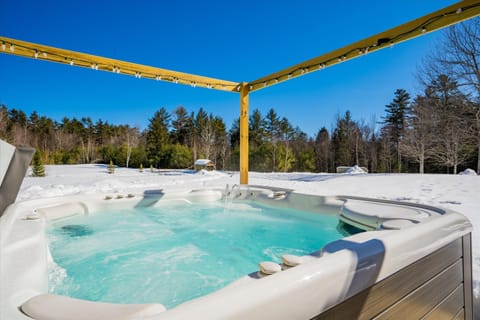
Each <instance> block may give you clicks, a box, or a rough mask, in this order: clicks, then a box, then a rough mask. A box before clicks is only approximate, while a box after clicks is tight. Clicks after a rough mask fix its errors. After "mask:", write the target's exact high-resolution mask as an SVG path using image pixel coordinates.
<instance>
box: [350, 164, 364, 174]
mask: <svg viewBox="0 0 480 320" xmlns="http://www.w3.org/2000/svg"><path fill="white" fill-rule="evenodd" d="M345 173H347V174H361V173H367V171H365V170H363V169H362V168H360V167H359V166H357V165H355V166H353V167H351V168H349V169H347V171H345Z"/></svg>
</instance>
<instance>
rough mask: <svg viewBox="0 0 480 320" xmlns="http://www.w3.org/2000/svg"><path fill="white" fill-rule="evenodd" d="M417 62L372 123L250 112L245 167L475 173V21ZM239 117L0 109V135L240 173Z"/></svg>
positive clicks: (478, 98) (479, 132)
mask: <svg viewBox="0 0 480 320" xmlns="http://www.w3.org/2000/svg"><path fill="white" fill-rule="evenodd" d="M435 52H436V53H435V54H431V55H430V56H428V57H427V58H426V60H425V62H424V63H423V65H422V66H421V68H419V72H418V78H419V82H420V86H421V87H422V89H421V93H419V94H417V95H415V96H414V97H413V98H412V97H411V95H410V94H409V93H408V92H407V91H406V90H404V89H398V90H396V91H395V92H394V93H393V97H392V101H391V102H390V103H388V104H387V105H386V106H385V114H384V115H383V116H382V117H381V118H380V119H375V117H374V116H372V118H371V119H370V120H369V121H368V122H367V121H365V120H358V121H356V120H354V119H353V115H352V113H351V112H350V111H347V112H345V114H343V115H337V116H336V118H335V123H334V125H333V128H331V129H330V130H328V129H327V128H325V127H323V128H320V129H319V130H318V132H317V133H316V134H315V135H314V136H313V137H309V136H308V135H307V134H306V133H305V132H303V131H302V130H301V129H300V128H299V127H298V126H294V125H293V124H291V123H290V121H289V120H288V119H287V118H286V117H283V116H281V115H279V114H277V112H276V111H275V109H274V108H271V109H270V110H268V111H267V112H266V113H265V114H262V113H261V111H260V110H259V109H254V110H253V111H252V112H251V115H250V117H249V145H250V159H249V163H250V165H249V167H250V170H252V171H266V172H271V171H276V172H291V171H309V172H335V171H336V168H337V167H338V166H352V165H359V166H364V167H367V168H368V170H369V172H379V173H381V172H420V173H424V172H427V173H437V172H442V173H457V172H458V171H460V170H463V169H465V168H475V169H476V170H477V172H480V85H479V83H480V70H479V66H480V20H479V19H478V18H476V19H473V20H472V21H470V22H468V23H463V24H461V25H457V26H454V27H451V28H449V29H448V30H447V31H446V32H445V36H444V39H443V42H442V43H441V44H440V46H439V48H437V50H436V51H435ZM239 131H240V130H239V120H238V119H237V120H236V121H234V123H233V124H232V125H231V126H230V128H227V125H226V124H225V122H224V121H223V119H222V118H221V117H219V116H217V115H214V114H212V113H208V112H207V111H206V110H204V109H203V108H200V109H199V110H198V111H197V112H189V111H188V110H187V109H186V108H184V107H182V106H179V107H177V108H176V109H175V110H174V111H173V112H172V113H169V112H168V111H167V110H166V109H165V108H163V107H162V108H160V109H159V110H158V111H156V112H155V113H154V115H153V116H152V118H150V119H149V123H148V127H147V128H146V129H145V130H140V129H139V128H137V127H131V126H129V125H113V124H109V123H108V122H106V121H105V122H104V121H102V120H97V121H95V122H94V121H92V119H91V118H89V117H83V118H81V119H77V118H68V117H65V118H63V119H61V120H60V121H56V120H53V119H50V118H48V117H46V116H42V115H39V114H38V113H37V112H32V113H31V114H30V115H27V114H25V112H23V111H21V110H17V109H13V108H7V106H5V105H2V106H0V138H1V139H4V140H6V141H7V142H9V143H11V144H13V145H16V146H19V145H30V146H33V147H35V148H36V149H37V151H38V152H39V154H40V156H41V158H42V160H43V162H44V163H47V164H76V163H109V162H110V161H112V162H113V163H115V164H116V165H118V166H125V167H137V168H139V167H143V166H153V167H155V168H190V167H192V166H193V162H194V161H195V160H196V159H199V158H208V159H210V160H213V161H214V162H215V164H216V166H217V169H221V170H238V169H239V144H240V133H239Z"/></svg>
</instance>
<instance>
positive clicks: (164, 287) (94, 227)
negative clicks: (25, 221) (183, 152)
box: [48, 202, 343, 308]
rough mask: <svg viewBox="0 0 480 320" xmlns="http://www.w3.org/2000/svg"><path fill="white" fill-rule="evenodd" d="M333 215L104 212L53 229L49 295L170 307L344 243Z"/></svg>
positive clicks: (233, 210)
mask: <svg viewBox="0 0 480 320" xmlns="http://www.w3.org/2000/svg"><path fill="white" fill-rule="evenodd" d="M337 223H338V218H337V217H336V216H334V215H327V214H318V213H309V212H303V211H296V210H292V209H279V208H273V207H267V206H263V205H259V204H257V203H250V202H248V203H241V204H240V203H235V202H234V203H232V204H230V205H229V210H224V205H223V203H220V202H219V203H207V204H194V205H192V204H182V205H181V206H180V205H167V206H163V207H147V208H135V209H129V210H121V211H110V212H97V213H95V214H92V215H89V216H76V217H72V218H68V219H63V220H60V221H57V222H55V223H53V224H51V225H50V226H49V228H48V237H49V240H50V249H51V253H52V256H53V259H54V261H55V263H56V264H54V265H53V266H52V267H51V272H50V291H51V292H52V293H56V294H63V295H67V296H71V297H75V298H80V299H87V300H93V301H103V302H114V303H162V304H163V305H165V306H166V307H168V308H171V307H174V306H176V305H178V304H180V303H182V302H185V301H188V300H191V299H193V298H196V297H200V296H203V295H205V294H208V293H211V292H213V291H215V290H218V289H220V288H222V287H224V286H226V285H227V284H229V283H231V282H233V281H234V280H236V279H238V278H240V277H242V276H244V275H246V274H249V273H252V272H254V271H256V270H258V263H259V262H261V261H266V260H269V261H275V262H280V261H281V256H282V255H284V254H296V255H304V254H308V253H311V252H313V251H316V250H318V249H320V248H321V247H323V246H324V245H325V244H326V243H328V242H331V241H333V240H337V239H340V238H342V237H343V236H342V234H340V233H339V232H338V231H337V229H336V228H337Z"/></svg>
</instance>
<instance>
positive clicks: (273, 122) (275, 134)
mask: <svg viewBox="0 0 480 320" xmlns="http://www.w3.org/2000/svg"><path fill="white" fill-rule="evenodd" d="M279 122H280V120H279V118H278V115H277V113H276V112H275V110H274V109H273V108H271V109H270V110H268V112H267V115H266V116H265V137H266V138H267V140H268V142H269V143H270V155H271V157H272V158H271V159H272V167H271V168H272V171H275V170H276V167H277V142H278V139H279Z"/></svg>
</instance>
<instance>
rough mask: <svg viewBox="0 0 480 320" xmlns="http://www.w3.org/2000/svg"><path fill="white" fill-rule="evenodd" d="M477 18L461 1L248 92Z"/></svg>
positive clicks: (476, 5)
mask: <svg viewBox="0 0 480 320" xmlns="http://www.w3.org/2000/svg"><path fill="white" fill-rule="evenodd" d="M478 15H480V0H465V1H461V2H458V3H455V4H453V5H451V6H448V7H446V8H444V9H441V10H438V11H435V12H433V13H431V14H428V15H426V16H423V17H421V18H418V19H415V20H412V21H410V22H407V23H405V24H402V25H400V26H398V27H395V28H392V29H390V30H387V31H384V32H381V33H379V34H376V35H374V36H371V37H369V38H366V39H363V40H360V41H358V42H355V43H353V44H350V45H348V46H346V47H343V48H341V49H337V50H334V51H332V52H329V53H326V54H323V55H321V56H318V57H316V58H313V59H310V60H307V61H305V62H302V63H299V64H297V65H294V66H292V67H289V68H286V69H283V70H281V71H278V72H275V73H273V74H270V75H268V76H265V77H262V78H260V79H257V80H255V81H251V82H250V83H248V90H249V91H250V92H252V91H256V90H260V89H263V88H266V87H270V86H272V85H275V84H277V83H280V82H283V81H287V80H290V79H293V78H297V77H300V76H304V75H306V74H309V73H311V72H313V71H318V70H322V69H324V68H327V67H331V66H333V65H336V64H338V63H342V62H344V61H347V60H351V59H354V58H357V57H360V56H362V55H365V54H368V53H371V52H373V51H377V50H380V49H384V48H388V47H390V46H393V45H395V44H397V43H400V42H404V41H407V40H410V39H413V38H415V37H418V36H421V35H422V34H425V33H429V32H433V31H436V30H439V29H441V28H445V27H447V26H450V25H452V24H455V23H458V22H461V21H463V20H467V19H470V18H473V17H475V16H478Z"/></svg>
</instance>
